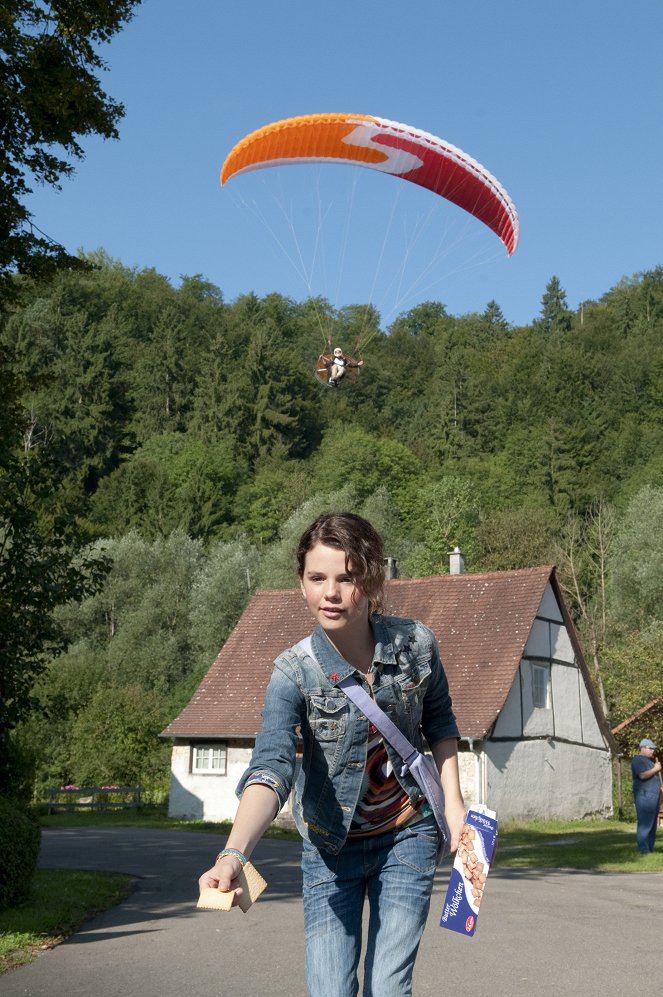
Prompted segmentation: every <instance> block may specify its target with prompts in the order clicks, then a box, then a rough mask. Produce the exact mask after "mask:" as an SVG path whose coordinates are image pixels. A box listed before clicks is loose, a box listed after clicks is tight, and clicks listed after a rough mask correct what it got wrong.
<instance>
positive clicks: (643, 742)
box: [640, 737, 656, 748]
mask: <svg viewBox="0 0 663 997" xmlns="http://www.w3.org/2000/svg"><path fill="white" fill-rule="evenodd" d="M640 747H641V748H655V747H656V745H655V744H654V742H653V741H651V740H650V739H649V738H648V737H643V739H642V740H641V741H640Z"/></svg>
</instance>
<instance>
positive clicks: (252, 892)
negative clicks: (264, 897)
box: [237, 862, 267, 914]
mask: <svg viewBox="0 0 663 997" xmlns="http://www.w3.org/2000/svg"><path fill="white" fill-rule="evenodd" d="M237 878H238V881H239V885H240V886H241V887H242V889H243V890H244V892H243V893H242V895H241V897H239V899H238V900H237V903H238V904H239V906H240V907H241V908H242V910H243V911H244V913H245V914H246V912H247V910H248V909H249V907H250V906H251V904H252V903H253V901H254V900H257V899H258V897H259V896H260V894H261V893H262V891H263V890H264V889H265V887H266V886H267V883H266V882H265V880H264V879H263V878H262V876H261V875H260V873H259V872H258V870H257V869H256V867H255V866H254V865H252V864H251V862H247V863H246V865H245V866H244V868H243V869H242V871H241V872H240V874H239V876H238V877H237Z"/></svg>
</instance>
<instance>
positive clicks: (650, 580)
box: [608, 485, 663, 632]
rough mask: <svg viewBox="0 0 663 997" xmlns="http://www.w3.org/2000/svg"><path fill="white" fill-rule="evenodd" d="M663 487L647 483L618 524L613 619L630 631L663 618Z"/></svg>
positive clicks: (611, 573) (611, 583)
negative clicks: (662, 558) (662, 552)
mask: <svg viewBox="0 0 663 997" xmlns="http://www.w3.org/2000/svg"><path fill="white" fill-rule="evenodd" d="M661 549H663V488H654V487H653V486H651V485H647V486H645V487H644V488H642V489H641V490H640V491H639V492H638V493H637V494H636V495H634V496H633V498H632V499H631V501H630V502H629V503H628V506H627V507H626V509H625V510H624V513H623V515H622V517H621V519H620V521H619V523H618V526H617V529H616V536H615V540H614V545H613V547H612V549H611V555H610V558H609V561H608V602H609V607H610V614H611V618H612V619H613V621H614V622H615V624H616V625H618V626H619V627H621V628H623V629H624V630H625V631H626V632H631V631H635V630H639V629H642V628H646V627H648V626H649V625H651V624H652V623H653V622H655V621H661V620H663V609H662V607H663V561H662V560H661V556H660V552H661Z"/></svg>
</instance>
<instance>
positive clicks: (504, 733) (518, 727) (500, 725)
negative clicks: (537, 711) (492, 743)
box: [493, 668, 523, 737]
mask: <svg viewBox="0 0 663 997" xmlns="http://www.w3.org/2000/svg"><path fill="white" fill-rule="evenodd" d="M522 730H523V728H522V717H521V715H520V668H519V669H518V671H517V672H516V677H515V679H514V680H513V685H512V686H511V688H510V690H509V695H508V696H507V697H506V703H505V704H504V707H503V709H502V712H501V713H500V714H499V715H498V717H497V720H496V721H495V728H494V731H493V733H494V735H495V737H520V735H521V734H522Z"/></svg>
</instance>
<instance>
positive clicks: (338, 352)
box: [334, 346, 343, 357]
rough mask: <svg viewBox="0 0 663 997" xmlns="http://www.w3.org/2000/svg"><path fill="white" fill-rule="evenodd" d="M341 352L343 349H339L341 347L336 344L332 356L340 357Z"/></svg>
mask: <svg viewBox="0 0 663 997" xmlns="http://www.w3.org/2000/svg"><path fill="white" fill-rule="evenodd" d="M342 352H343V350H342V349H341V347H340V346H337V347H336V349H335V350H334V356H335V357H340V355H341V353H342Z"/></svg>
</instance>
